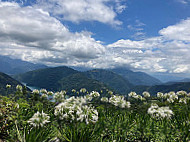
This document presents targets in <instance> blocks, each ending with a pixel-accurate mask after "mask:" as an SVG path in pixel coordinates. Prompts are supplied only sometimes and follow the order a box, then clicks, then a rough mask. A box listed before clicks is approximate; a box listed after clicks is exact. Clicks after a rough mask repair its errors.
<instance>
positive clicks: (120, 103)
mask: <svg viewBox="0 0 190 142" xmlns="http://www.w3.org/2000/svg"><path fill="white" fill-rule="evenodd" d="M109 103H111V104H113V105H115V106H117V107H120V108H125V107H126V108H130V106H131V104H130V102H127V101H126V100H125V99H124V96H116V95H113V96H112V97H111V98H110V99H109Z"/></svg>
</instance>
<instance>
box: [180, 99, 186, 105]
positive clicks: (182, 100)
mask: <svg viewBox="0 0 190 142" xmlns="http://www.w3.org/2000/svg"><path fill="white" fill-rule="evenodd" d="M179 103H184V104H187V100H186V98H180V99H179Z"/></svg>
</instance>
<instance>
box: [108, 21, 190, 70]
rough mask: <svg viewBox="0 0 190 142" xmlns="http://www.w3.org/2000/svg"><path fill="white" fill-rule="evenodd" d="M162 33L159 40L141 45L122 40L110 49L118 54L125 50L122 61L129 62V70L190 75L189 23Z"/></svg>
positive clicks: (169, 27)
mask: <svg viewBox="0 0 190 142" xmlns="http://www.w3.org/2000/svg"><path fill="white" fill-rule="evenodd" d="M159 33H160V36H157V37H152V38H146V39H144V40H139V41H133V40H129V39H121V40H118V41H116V42H115V43H112V44H109V45H107V47H108V48H112V49H113V50H115V51H116V50H118V48H119V49H120V50H123V52H122V53H121V54H120V57H122V58H123V60H128V59H129V58H130V59H131V61H132V62H130V66H131V67H132V68H134V69H137V70H144V71H147V72H169V73H189V72H190V71H189V70H190V63H189V60H190V55H189V53H190V48H189V47H190V42H189V39H190V19H189V18H187V19H186V20H182V21H180V22H179V23H177V24H175V25H172V26H168V27H166V28H163V29H161V30H160V31H159ZM139 50H140V51H142V52H138V51H139ZM127 51H130V52H127ZM131 53H133V54H131ZM126 57H127V58H126Z"/></svg>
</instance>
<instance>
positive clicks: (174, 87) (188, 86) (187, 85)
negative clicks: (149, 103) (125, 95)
mask: <svg viewBox="0 0 190 142" xmlns="http://www.w3.org/2000/svg"><path fill="white" fill-rule="evenodd" d="M181 90H184V91H187V92H190V82H178V83H175V84H170V85H155V86H135V87H134V88H133V89H132V91H135V92H137V93H142V92H143V91H148V92H150V94H152V95H156V93H157V92H163V93H167V92H170V91H175V92H177V91H181Z"/></svg>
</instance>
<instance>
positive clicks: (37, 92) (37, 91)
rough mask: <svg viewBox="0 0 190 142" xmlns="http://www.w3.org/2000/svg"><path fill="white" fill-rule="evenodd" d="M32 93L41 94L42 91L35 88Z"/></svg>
mask: <svg viewBox="0 0 190 142" xmlns="http://www.w3.org/2000/svg"><path fill="white" fill-rule="evenodd" d="M32 93H33V94H37V95H39V94H40V91H39V90H37V89H34V90H33V91H32Z"/></svg>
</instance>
